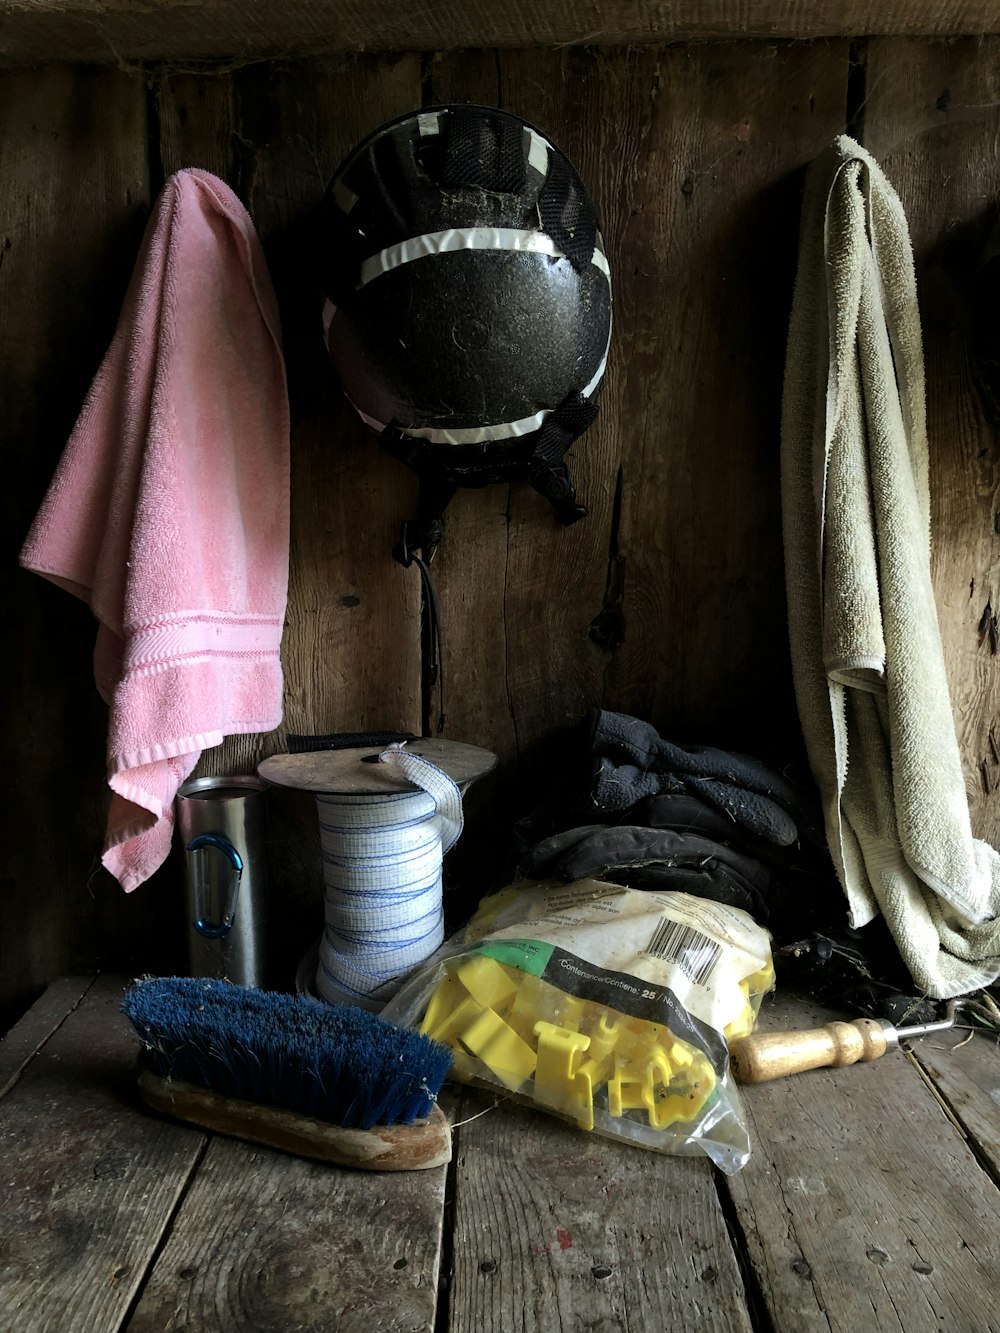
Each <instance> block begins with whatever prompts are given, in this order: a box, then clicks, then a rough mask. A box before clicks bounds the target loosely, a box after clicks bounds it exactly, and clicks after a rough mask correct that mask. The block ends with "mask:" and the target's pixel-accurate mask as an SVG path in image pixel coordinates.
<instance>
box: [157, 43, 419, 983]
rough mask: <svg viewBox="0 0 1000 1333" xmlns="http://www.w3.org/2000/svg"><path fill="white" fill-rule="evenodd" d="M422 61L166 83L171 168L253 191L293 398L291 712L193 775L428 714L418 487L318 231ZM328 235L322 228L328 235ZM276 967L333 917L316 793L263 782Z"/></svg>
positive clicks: (166, 164)
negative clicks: (324, 262) (329, 318)
mask: <svg viewBox="0 0 1000 1333" xmlns="http://www.w3.org/2000/svg"><path fill="white" fill-rule="evenodd" d="M419 89H420V62H419V58H418V57H417V56H415V55H410V56H404V57H401V58H381V57H359V58H341V59H339V60H333V61H326V62H305V63H301V64H298V65H295V66H287V65H280V66H269V67H267V68H263V69H250V70H245V71H243V72H242V73H240V74H238V75H237V74H228V73H221V74H218V75H215V76H210V77H208V78H203V77H201V76H192V75H190V74H177V75H173V76H167V77H165V78H164V79H163V80H162V82H161V84H160V88H159V96H158V107H159V123H160V129H161V132H160V156H161V159H162V162H163V169H164V172H165V173H169V172H171V171H175V170H177V169H179V168H180V167H182V166H189V165H197V166H203V167H205V168H206V169H207V170H211V171H214V172H215V173H216V174H217V175H221V176H222V177H223V178H224V179H225V180H226V181H227V182H228V184H229V185H230V186H232V188H233V189H234V190H235V191H236V193H237V194H238V195H240V197H241V198H242V199H243V201H244V203H246V205H247V207H248V208H249V210H250V212H251V215H252V216H253V219H254V222H255V224H256V226H257V230H258V232H259V234H260V236H261V240H262V242H263V245H264V249H265V252H266V254H267V257H268V260H269V263H270V267H271V272H272V277H273V278H274V282H275V287H276V289H277V291H278V296H279V300H280V302H281V304H282V315H283V326H284V327H283V332H284V341H285V354H286V363H287V370H288V376H289V385H290V390H291V398H292V420H293V429H292V482H291V486H292V493H291V512H292V538H291V553H290V571H289V598H288V611H287V617H286V624H285V633H284V638H283V642H282V663H283V667H284V671H285V701H284V709H285V717H284V723H283V725H282V726H281V727H280V728H278V729H277V730H276V731H274V732H271V733H268V734H266V735H247V736H232V737H229V738H227V740H226V741H225V742H224V743H223V744H222V745H220V746H218V747H216V748H215V749H213V750H210V751H206V752H205V754H204V755H203V756H202V758H201V761H200V763H199V765H198V768H197V769H196V775H197V776H206V775H218V774H231V773H252V772H254V771H255V770H256V767H257V764H258V763H259V762H260V760H261V759H264V758H266V757H267V756H268V755H271V754H275V753H280V752H282V751H283V750H284V749H285V748H286V741H285V736H286V734H287V732H289V731H293V732H304V733H307V734H324V733H330V732H338V731H364V730H386V729H393V728H398V729H400V730H407V731H419V730H420V585H419V579H418V578H417V576H416V571H415V570H411V571H406V570H404V569H402V567H401V566H399V565H397V564H396V563H395V562H394V561H393V560H392V559H391V557H390V550H391V547H392V545H393V542H394V541H395V539H396V533H397V526H398V524H399V523H400V522H401V521H402V519H403V518H404V517H405V515H406V513H407V512H408V510H409V506H410V505H411V491H412V489H413V483H412V480H411V478H410V476H409V474H408V473H407V472H406V471H405V469H403V468H401V467H400V466H399V465H398V464H397V463H395V462H394V461H393V460H392V459H391V458H389V456H388V455H387V454H386V453H384V452H383V451H382V450H380V449H379V447H378V443H377V440H376V438H375V436H374V434H372V433H371V432H370V431H368V430H367V428H366V427H365V426H363V425H362V423H361V422H360V421H359V420H358V418H357V416H356V415H355V413H354V412H353V411H352V410H351V408H350V407H349V405H348V404H347V402H346V400H345V399H344V398H343V395H342V393H341V391H340V388H339V386H338V385H337V383H336V381H335V377H334V374H333V370H332V367H331V366H330V364H329V361H328V358H327V356H326V351H325V347H324V343H323V333H322V326H321V323H320V309H321V303H320V300H319V291H318V287H317V281H316V264H315V247H316V244H317V238H316V237H314V236H313V235H312V233H311V232H310V226H311V224H312V221H313V219H314V216H315V213H316V210H317V209H318V206H319V204H320V202H321V200H322V197H323V193H324V191H325V188H326V185H327V183H328V181H329V179H330V177H331V176H332V175H333V173H334V171H335V170H336V167H337V165H338V164H339V162H340V161H341V159H342V158H343V157H344V156H345V155H346V154H347V152H348V151H349V150H350V149H351V148H352V147H353V146H354V145H355V144H356V143H358V142H359V141H360V140H361V139H362V138H363V137H364V136H365V135H366V134H367V133H368V132H369V131H370V130H372V129H374V128H375V127H376V126H377V125H378V124H380V123H381V122H382V121H384V120H388V119H389V118H391V117H392V116H394V115H397V114H399V113H400V112H402V111H404V110H407V109H409V108H410V107H412V106H414V105H416V104H418V103H419V101H420V91H419ZM321 239H322V238H319V243H321ZM268 845H269V865H268V869H269V872H270V891H271V901H272V903H273V904H274V921H273V930H272V931H271V932H269V937H268V945H269V951H270V954H271V965H272V970H273V977H274V983H275V985H277V986H279V987H291V985H292V977H293V974H294V969H295V964H296V963H297V962H298V959H299V958H300V957H301V954H302V952H303V951H304V949H305V948H306V947H307V945H308V944H309V943H310V942H311V940H312V939H313V938H314V937H315V936H317V935H318V934H319V932H320V930H321V929H322V909H321V897H322V873H321V868H320V861H319V836H318V828H317V821H316V811H315V804H314V802H313V800H312V799H311V798H305V799H296V797H295V795H294V794H293V793H288V794H286V793H281V794H280V795H279V794H277V793H274V794H272V798H271V799H270V800H269V834H268Z"/></svg>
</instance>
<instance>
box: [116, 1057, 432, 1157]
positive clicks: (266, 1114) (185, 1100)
mask: <svg viewBox="0 0 1000 1333" xmlns="http://www.w3.org/2000/svg"><path fill="white" fill-rule="evenodd" d="M139 1094H140V1096H141V1097H142V1099H143V1101H144V1102H145V1103H146V1104H147V1105H148V1106H151V1107H152V1108H153V1109H154V1110H155V1111H162V1112H164V1113H165V1114H166V1115H172V1116H177V1117H178V1119H180V1120H187V1121H190V1122H191V1123H192V1124H195V1125H200V1126H201V1127H202V1128H203V1129H211V1130H214V1131H215V1132H216V1133H217V1134H228V1135H230V1136H232V1137H233V1138H237V1139H249V1140H250V1142H251V1143H262V1144H264V1145H265V1146H266V1147H268V1148H277V1149H278V1150H279V1151H280V1152H290V1153H295V1154H296V1155H297V1156H299V1157H314V1158H316V1159H317V1160H319V1161H321V1162H333V1163H335V1164H336V1165H337V1166H355V1167H361V1168H363V1169H364V1170H366V1171H419V1170H423V1169H426V1168H428V1167H434V1166H443V1165H444V1164H445V1163H446V1162H449V1161H451V1125H450V1123H449V1121H448V1118H447V1116H446V1115H445V1114H444V1112H443V1111H442V1110H441V1108H440V1106H438V1105H437V1104H435V1105H434V1106H432V1107H431V1113H430V1115H429V1116H428V1117H427V1119H426V1120H416V1121H414V1122H413V1124H412V1125H387V1126H379V1127H377V1128H375V1129H344V1128H343V1127H342V1126H340V1125H329V1124H326V1123H324V1122H321V1121H318V1120H310V1119H308V1118H307V1117H305V1116H300V1115H296V1114H295V1113H294V1112H293V1111H281V1110H278V1109H276V1108H275V1107H272V1106H258V1105H256V1104H255V1103H253V1102H241V1101H237V1100H236V1099H235V1098H231V1097H221V1096H219V1094H218V1093H215V1092H208V1091H207V1090H206V1089H204V1088H196V1087H194V1086H192V1085H191V1084H190V1083H174V1082H171V1081H170V1080H169V1079H165V1078H160V1077H159V1076H158V1075H156V1074H154V1073H152V1072H151V1071H150V1070H148V1069H143V1070H142V1071H141V1072H140V1074H139Z"/></svg>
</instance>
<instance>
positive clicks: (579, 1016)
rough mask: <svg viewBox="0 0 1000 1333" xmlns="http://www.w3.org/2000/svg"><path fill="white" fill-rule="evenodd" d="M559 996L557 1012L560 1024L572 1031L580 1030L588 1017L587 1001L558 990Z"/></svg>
mask: <svg viewBox="0 0 1000 1333" xmlns="http://www.w3.org/2000/svg"><path fill="white" fill-rule="evenodd" d="M558 996H559V998H558V1000H557V1002H556V1014H557V1017H558V1022H559V1026H560V1027H563V1028H567V1029H568V1030H569V1031H570V1032H579V1031H580V1028H581V1027H582V1026H583V1024H584V1021H585V1020H586V1017H587V1008H588V1006H587V1003H586V1001H585V1000H581V999H578V998H577V996H575V995H567V994H566V993H565V992H564V991H560V992H558Z"/></svg>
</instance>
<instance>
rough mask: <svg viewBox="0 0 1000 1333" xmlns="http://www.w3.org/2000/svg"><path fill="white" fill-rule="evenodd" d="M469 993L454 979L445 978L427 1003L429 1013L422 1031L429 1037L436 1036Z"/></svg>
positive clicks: (424, 1018)
mask: <svg viewBox="0 0 1000 1333" xmlns="http://www.w3.org/2000/svg"><path fill="white" fill-rule="evenodd" d="M466 998H467V992H466V990H465V988H464V987H463V986H460V985H459V984H458V982H457V981H455V980H454V978H453V977H450V976H448V977H445V979H444V981H442V982H441V983H440V984H439V985H438V986H436V987H435V988H434V993H433V994H432V995H431V998H430V999H429V1000H428V1002H427V1012H426V1013H425V1014H424V1017H423V1021H422V1022H421V1024H420V1031H421V1032H422V1033H423V1034H424V1035H425V1036H427V1037H430V1036H432V1035H433V1034H435V1033H436V1032H437V1031H438V1030H439V1029H441V1028H442V1027H443V1026H444V1021H445V1019H446V1018H447V1017H448V1015H449V1014H450V1013H452V1011H453V1010H455V1009H457V1008H458V1006H459V1005H460V1004H461V1003H462V1001H463V1000H464V999H466Z"/></svg>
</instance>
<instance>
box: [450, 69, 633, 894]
mask: <svg viewBox="0 0 1000 1333" xmlns="http://www.w3.org/2000/svg"><path fill="white" fill-rule="evenodd" d="M625 78H626V71H625V70H624V69H623V68H622V66H621V62H620V61H617V60H615V59H614V58H612V57H605V56H603V55H601V54H599V53H597V52H588V53H586V55H576V54H574V53H571V52H562V53H558V54H553V55H551V56H548V57H546V56H545V55H543V54H541V53H538V52H516V53H499V54H494V53H492V52H457V53H454V54H452V55H447V56H442V57H440V58H439V59H436V60H435V61H434V62H433V63H432V64H431V66H430V69H429V72H428V92H429V96H430V97H431V99H432V100H433V101H435V102H437V101H466V100H471V101H476V102H482V103H485V104H490V105H497V104H500V105H502V106H503V107H504V108H505V109H506V110H508V111H511V112H513V113H515V114H516V115H519V116H523V117H524V118H525V119H527V120H529V121H530V122H531V123H533V124H535V125H537V126H539V128H540V129H541V130H542V131H543V132H544V133H545V135H546V136H548V137H550V138H551V139H552V141H553V142H554V143H556V144H558V145H559V147H560V148H561V149H562V150H563V151H564V152H565V153H566V154H567V155H568V156H569V157H570V159H571V161H573V163H574V165H575V166H576V167H577V169H578V170H579V172H580V174H581V176H582V178H583V180H584V181H585V182H586V183H587V186H588V188H589V190H590V191H591V193H592V195H593V196H594V199H595V202H596V203H597V205H598V210H599V212H600V213H601V214H602V221H603V222H604V224H605V234H606V236H607V237H614V235H615V234H616V231H617V225H616V224H617V213H616V211H615V201H616V200H617V198H618V196H619V193H620V189H621V185H622V172H623V170H626V169H627V167H623V165H622V159H623V157H624V156H625V155H624V154H623V153H622V152H621V142H622V141H624V143H626V144H627V143H628V142H629V136H630V132H631V124H630V119H629V112H628V106H627V94H625V87H626V84H625ZM605 99H606V100H605ZM623 100H624V102H625V105H623ZM612 108H613V110H612ZM616 118H617V119H616ZM615 140H617V141H618V142H617V146H616V145H615V142H614V141H615ZM609 209H610V210H611V211H610V214H609ZM615 281H616V279H615V277H614V276H613V278H612V285H613V288H614V283H615ZM617 355H618V354H617V351H615V352H613V357H614V360H613V363H612V364H613V365H614V364H615V362H616V360H617ZM599 401H600V414H599V417H598V420H597V422H596V424H595V425H593V426H592V427H591V428H590V429H589V430H588V431H587V432H586V434H585V435H584V436H583V437H582V438H581V439H580V440H578V441H577V442H576V443H575V444H574V445H573V447H572V448H571V450H570V453H569V457H568V461H569V464H570V468H571V472H572V476H573V480H574V484H575V485H576V488H577V494H578V496H579V497H580V499H581V500H582V501H583V502H584V503H585V504H586V505H587V507H588V509H589V511H590V513H589V515H588V517H587V518H586V519H584V520H583V521H581V522H579V523H576V524H574V525H573V526H572V527H570V528H564V527H563V525H562V524H561V523H560V522H559V520H558V519H557V518H556V516H555V514H554V512H553V510H552V508H551V506H550V505H549V504H548V503H547V502H546V501H545V500H544V499H543V497H542V496H540V495H538V494H537V492H535V491H534V490H533V489H532V488H531V487H530V486H529V485H526V484H522V485H518V486H503V485H494V486H489V487H486V488H485V489H482V490H475V489H467V490H460V491H459V492H458V493H457V494H456V496H455V498H454V499H453V500H452V502H451V504H450V505H449V507H448V510H447V513H446V522H447V531H446V535H445V539H444V541H443V543H442V545H441V547H440V548H439V550H438V553H437V555H436V557H435V562H434V566H433V568H434V578H435V582H436V584H437V589H438V597H439V601H440V606H441V618H442V622H443V632H444V673H445V678H446V686H447V723H446V734H447V735H449V736H454V737H455V738H456V739H461V740H464V741H470V742H473V743H475V744H479V745H485V746H488V747H489V748H490V749H492V750H493V751H495V752H496V753H497V754H498V755H499V756H500V758H501V766H500V770H499V772H498V773H497V774H496V775H495V776H493V777H490V778H487V779H485V780H484V781H483V782H482V783H481V784H479V787H478V790H477V789H473V791H472V793H471V794H470V810H471V812H472V816H471V818H470V821H469V828H468V829H467V832H466V835H465V837H464V839H463V842H462V843H461V844H459V846H458V847H457V848H456V850H455V851H454V852H453V853H452V857H451V862H450V865H451V866H452V867H454V868H455V870H454V871H453V873H458V874H459V875H461V874H462V871H463V868H464V869H465V870H466V872H467V873H471V874H475V868H476V866H477V864H478V865H479V866H482V863H483V844H484V842H489V841H491V840H492V839H494V838H496V839H502V838H503V837H504V835H505V833H506V831H507V829H508V828H509V823H510V819H511V817H512V815H513V814H514V813H516V812H517V807H518V805H519V804H520V803H522V802H526V801H530V800H531V798H532V797H534V796H537V795H538V794H540V793H542V792H547V791H548V790H550V789H551V786H552V783H553V781H554V780H555V779H556V777H557V775H556V774H554V773H553V772H552V770H551V769H550V768H548V766H547V765H546V764H545V762H544V760H543V761H542V762H541V763H536V762H535V756H536V753H537V750H538V748H539V745H540V743H543V742H544V741H545V740H546V739H547V738H548V737H549V736H550V735H551V733H553V732H554V731H559V730H560V729H562V728H565V727H568V726H570V725H572V724H574V723H575V722H576V721H577V720H578V719H579V718H580V717H581V716H582V715H583V714H585V713H586V712H587V711H588V710H589V709H590V708H592V707H594V705H595V703H596V702H598V701H599V699H600V697H601V692H602V687H603V679H604V673H605V671H606V668H607V656H606V654H604V653H603V652H602V651H600V650H599V649H598V648H597V647H596V646H595V644H594V643H593V642H592V641H591V639H590V638H589V629H590V623H591V621H592V619H593V617H594V616H596V615H597V614H598V613H599V611H600V609H601V605H602V601H603V598H604V594H605V585H606V581H607V564H608V555H607V552H608V543H609V533H610V529H611V521H612V511H613V506H614V495H615V476H616V472H617V468H618V460H619V456H620V448H621V446H620V425H619V408H620V400H619V398H618V396H617V393H616V390H615V387H614V384H613V383H612V382H610V381H609V382H608V383H606V385H605V386H604V387H603V388H602V390H601V393H600V399H599ZM494 868H495V862H494V861H493V860H492V859H491V861H490V863H489V864H488V872H489V871H492V870H493V869H494ZM478 879H479V883H480V885H481V882H482V871H481V870H480V872H479V876H478Z"/></svg>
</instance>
